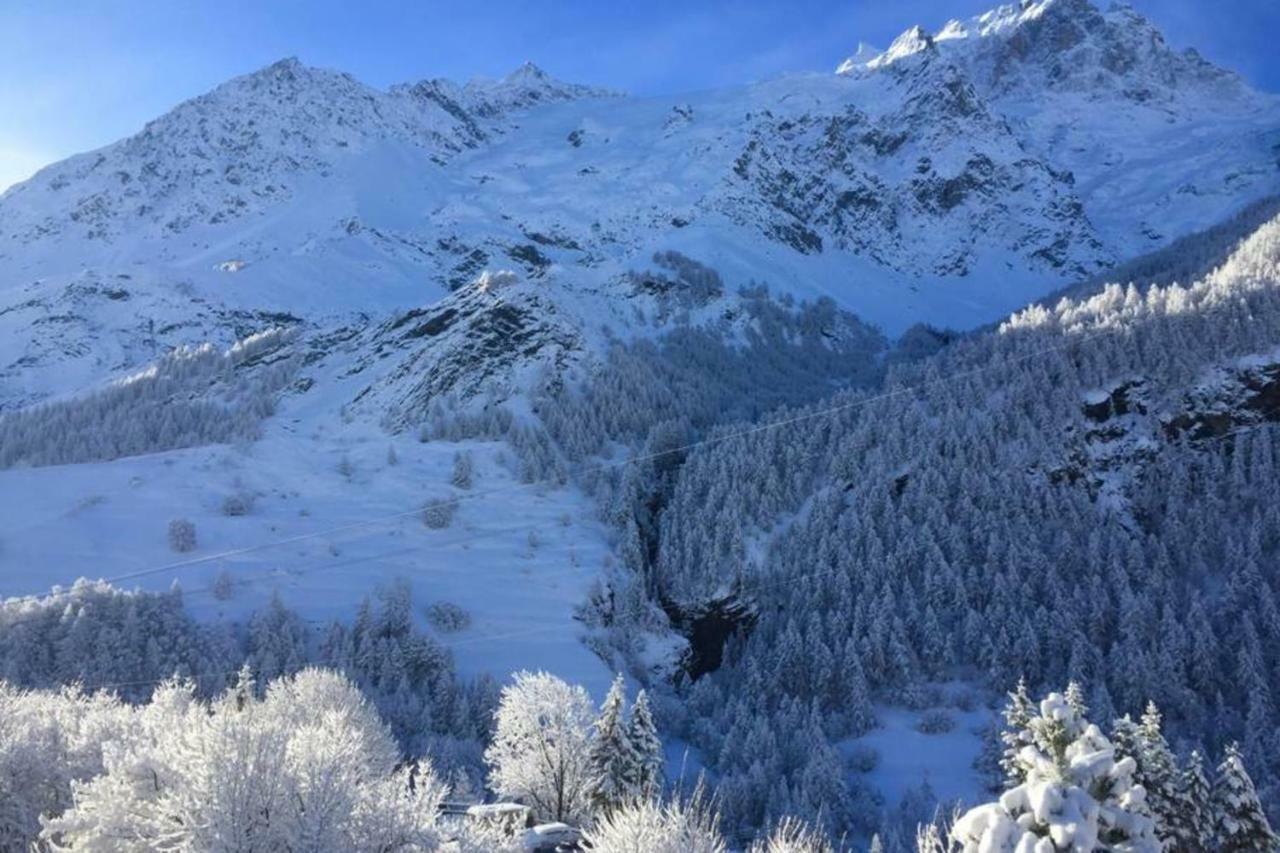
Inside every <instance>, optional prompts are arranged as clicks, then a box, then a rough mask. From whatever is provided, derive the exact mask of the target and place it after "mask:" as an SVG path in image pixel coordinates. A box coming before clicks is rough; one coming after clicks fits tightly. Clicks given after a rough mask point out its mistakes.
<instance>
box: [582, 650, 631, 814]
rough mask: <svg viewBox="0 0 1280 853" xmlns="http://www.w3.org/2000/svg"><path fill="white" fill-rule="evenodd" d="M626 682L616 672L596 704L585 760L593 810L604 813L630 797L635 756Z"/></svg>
mask: <svg viewBox="0 0 1280 853" xmlns="http://www.w3.org/2000/svg"><path fill="white" fill-rule="evenodd" d="M625 704H626V684H625V683H624V682H623V680H622V676H621V675H618V677H617V678H615V679H614V680H613V685H612V686H611V687H610V688H609V693H608V695H606V696H605V699H604V703H603V704H602V705H601V706H600V716H599V717H597V718H596V721H595V737H594V738H593V739H592V741H591V751H590V755H589V758H588V759H587V761H588V770H587V772H588V774H589V779H588V783H587V784H588V796H589V797H590V800H591V807H592V809H593V810H595V812H596V813H597V814H607V813H608V812H610V811H612V810H613V809H616V808H618V807H619V806H621V805H622V804H624V803H625V802H627V801H628V800H629V799H630V798H631V794H632V788H631V776H632V774H633V772H634V771H633V768H634V767H635V764H636V760H635V754H634V752H633V750H632V746H631V741H630V739H629V738H628V736H627V735H628V732H627V727H626V720H625V719H624V716H623V715H624V713H625V710H626V709H625Z"/></svg>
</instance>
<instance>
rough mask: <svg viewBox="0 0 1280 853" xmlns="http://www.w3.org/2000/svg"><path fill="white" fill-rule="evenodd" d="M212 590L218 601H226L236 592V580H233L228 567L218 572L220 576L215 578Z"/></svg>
mask: <svg viewBox="0 0 1280 853" xmlns="http://www.w3.org/2000/svg"><path fill="white" fill-rule="evenodd" d="M210 592H211V593H212V594H213V597H214V598H216V599H217V600H218V601H226V600H228V599H229V598H231V595H232V594H233V593H234V592H235V582H234V581H233V580H231V573H230V572H228V571H227V570H226V569H223V570H222V571H220V572H218V576H217V577H216V578H214V580H213V587H212V588H211V589H210Z"/></svg>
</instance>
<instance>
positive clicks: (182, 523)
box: [169, 518, 196, 554]
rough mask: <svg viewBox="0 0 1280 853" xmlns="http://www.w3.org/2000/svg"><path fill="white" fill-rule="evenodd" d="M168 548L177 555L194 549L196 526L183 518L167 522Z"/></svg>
mask: <svg viewBox="0 0 1280 853" xmlns="http://www.w3.org/2000/svg"><path fill="white" fill-rule="evenodd" d="M169 547H170V548H172V549H173V550H175V551H177V552H178V553H179V554H185V553H187V552H188V551H194V550H195V549H196V526H195V525H194V524H192V523H191V522H190V521H188V520H187V519H185V518H175V519H174V520H173V521H171V522H169Z"/></svg>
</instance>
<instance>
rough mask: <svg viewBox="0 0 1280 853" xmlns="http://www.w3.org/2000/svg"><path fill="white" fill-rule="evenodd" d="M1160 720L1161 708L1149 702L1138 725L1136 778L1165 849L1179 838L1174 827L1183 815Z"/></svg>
mask: <svg viewBox="0 0 1280 853" xmlns="http://www.w3.org/2000/svg"><path fill="white" fill-rule="evenodd" d="M1160 721H1161V718H1160V710H1159V709H1158V708H1157V707H1156V704H1155V703H1154V702H1148V703H1147V709H1146V711H1144V712H1143V714H1142V722H1141V724H1140V725H1139V726H1138V742H1137V750H1138V753H1137V755H1135V756H1134V757H1135V758H1136V759H1137V761H1138V772H1137V773H1136V774H1135V779H1136V781H1137V782H1138V784H1140V785H1142V787H1143V788H1144V789H1145V790H1146V792H1147V808H1148V810H1149V811H1150V812H1151V816H1152V817H1154V818H1155V820H1156V835H1157V836H1158V837H1159V838H1160V840H1161V841H1162V842H1163V843H1164V845H1165V847H1166V849H1168V848H1170V847H1172V846H1174V845H1175V844H1176V843H1177V841H1178V838H1179V833H1178V831H1177V827H1178V824H1179V820H1180V818H1181V816H1182V815H1183V804H1182V802H1181V798H1180V796H1179V792H1180V788H1181V784H1180V783H1181V781H1182V779H1181V774H1180V773H1179V770H1178V763H1177V759H1176V758H1174V755H1173V750H1171V749H1170V748H1169V744H1168V742H1166V741H1165V739H1164V734H1163V733H1162V732H1161V731H1160Z"/></svg>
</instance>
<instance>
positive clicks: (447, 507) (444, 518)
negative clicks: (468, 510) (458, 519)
mask: <svg viewBox="0 0 1280 853" xmlns="http://www.w3.org/2000/svg"><path fill="white" fill-rule="evenodd" d="M457 511H458V502H457V501H456V500H454V499H452V498H432V499H431V500H429V501H427V505H426V506H425V507H423V508H422V523H423V524H425V525H426V526H427V527H430V528H431V529H432V530H443V529H445V528H446V527H448V526H449V525H450V524H453V515H454V513H456V512H457Z"/></svg>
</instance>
